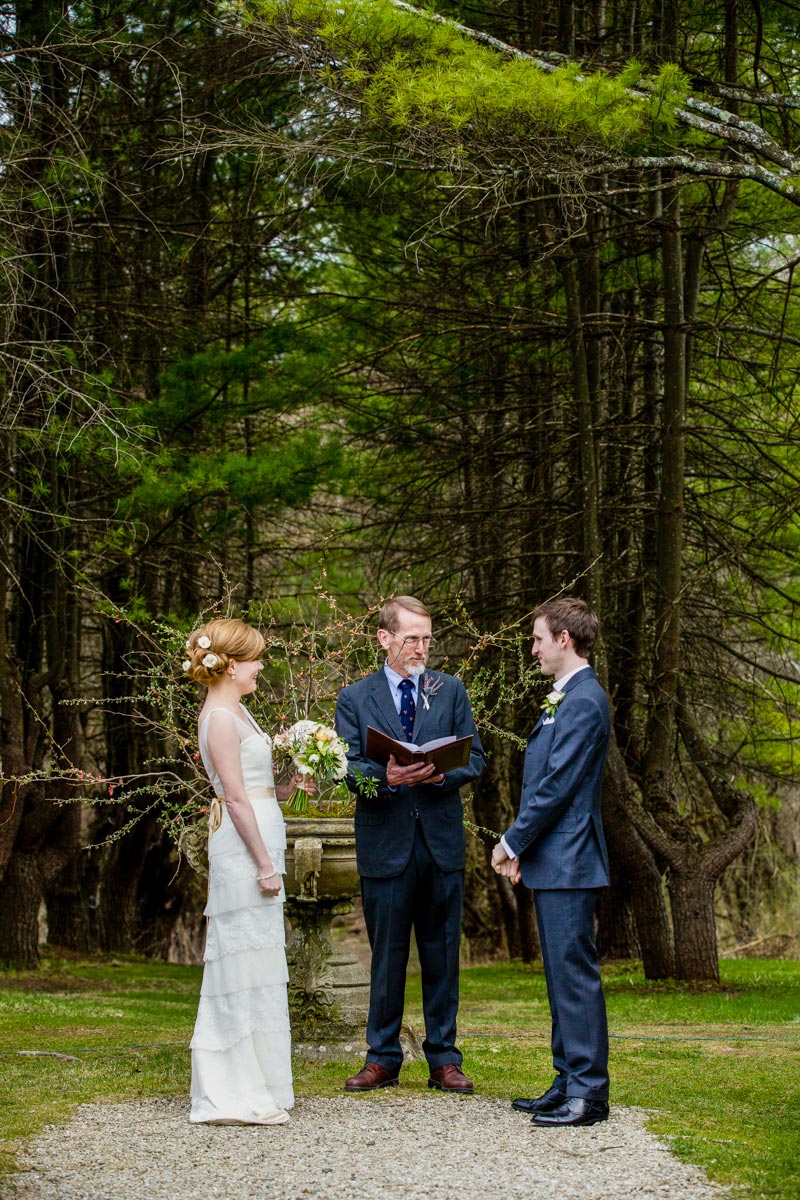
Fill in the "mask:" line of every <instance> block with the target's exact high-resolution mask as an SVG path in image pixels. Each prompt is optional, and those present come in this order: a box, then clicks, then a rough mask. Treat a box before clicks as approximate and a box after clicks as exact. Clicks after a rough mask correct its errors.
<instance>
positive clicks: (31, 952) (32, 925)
mask: <svg viewBox="0 0 800 1200" xmlns="http://www.w3.org/2000/svg"><path fill="white" fill-rule="evenodd" d="M41 901H42V875H41V871H40V870H39V865H38V863H37V861H36V857H35V855H32V854H19V853H17V854H14V855H13V856H12V858H11V861H10V862H9V864H8V867H7V868H6V872H5V875H4V876H3V880H2V882H1V883H0V911H2V913H3V919H2V921H0V964H2V965H3V966H6V967H15V968H17V969H19V970H32V969H33V968H35V967H38V966H39V906H40V904H41Z"/></svg>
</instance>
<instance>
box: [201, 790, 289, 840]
mask: <svg viewBox="0 0 800 1200" xmlns="http://www.w3.org/2000/svg"><path fill="white" fill-rule="evenodd" d="M246 795H247V798H248V800H277V798H278V794H277V792H276V791H275V788H274V787H264V788H250V789H249V790H248V791H247V792H246ZM224 803H225V797H224V796H215V797H214V799H213V800H212V801H211V807H210V809H209V810H208V832H209V833H214V832H215V830H217V829H219V827H220V825H221V824H222V806H223V804H224Z"/></svg>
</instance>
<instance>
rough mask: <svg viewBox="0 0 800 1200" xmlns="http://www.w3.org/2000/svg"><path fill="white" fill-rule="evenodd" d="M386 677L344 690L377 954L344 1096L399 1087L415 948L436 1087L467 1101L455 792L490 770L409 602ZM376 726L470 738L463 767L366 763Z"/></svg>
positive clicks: (458, 689)
mask: <svg viewBox="0 0 800 1200" xmlns="http://www.w3.org/2000/svg"><path fill="white" fill-rule="evenodd" d="M378 642H379V643H380V645H381V647H382V649H383V650H384V651H385V652H386V660H385V662H384V664H383V666H382V667H381V669H380V670H378V671H376V672H375V673H374V674H372V675H368V676H367V677H366V678H365V679H361V680H359V681H358V683H354V684H351V686H350V687H346V688H343V689H342V691H341V692H340V693H339V699H338V701H337V704H336V731H337V733H338V734H339V735H340V736H341V737H342V738H344V740H345V741H346V742H347V743H348V746H349V751H348V760H349V764H350V766H349V772H348V776H347V780H348V786H349V787H350V789H351V791H353V792H354V793H355V795H356V815H355V832H356V856H357V860H358V872H359V875H360V876H361V895H362V899H363V903H364V920H365V923H366V927H367V934H368V936H369V942H370V946H371V947H372V968H371V974H370V1007H369V1018H368V1021H367V1047H368V1051H367V1060H366V1063H365V1064H364V1066H363V1067H362V1069H361V1070H360V1071H359V1072H358V1073H357V1074H356V1075H352V1076H351V1077H350V1078H349V1079H348V1080H347V1081H346V1082H345V1090H346V1091H348V1092H367V1091H373V1090H375V1089H376V1088H382V1087H392V1086H394V1085H396V1084H397V1083H398V1077H399V1074H400V1068H401V1066H402V1064H403V1052H402V1049H401V1047H400V1026H401V1023H402V1020H403V1001H404V997H405V983H406V969H407V967H408V954H409V948H410V944H411V930H412V929H413V930H414V934H415V937H416V942H417V950H418V952H419V961H420V968H421V973H422V1004H423V1012H424V1014H425V1040H424V1041H423V1044H422V1045H423V1050H424V1052H425V1057H426V1059H427V1061H428V1068H429V1072H430V1078H429V1079H428V1087H431V1088H437V1089H439V1090H441V1091H445V1092H460V1093H462V1094H466V1095H469V1094H471V1093H472V1091H473V1085H472V1081H471V1080H470V1079H468V1078H467V1076H466V1075H465V1074H464V1072H463V1070H462V1055H461V1051H460V1050H458V1048H457V1046H456V1016H457V1012H458V959H459V948H460V944H461V908H462V904H463V898H464V861H465V846H464V826H463V821H462V817H463V810H462V804H461V796H460V794H459V788H461V787H463V786H464V785H465V784H467V783H469V782H470V780H472V779H476V778H477V776H478V775H480V773H481V771H482V770H483V768H484V765H485V762H486V759H485V756H484V753H483V747H482V746H481V742H480V738H479V736H478V732H477V730H476V728H475V722H474V721H473V719H472V711H471V709H470V704H469V699H468V697H467V693H466V690H465V688H464V685H463V684H462V682H461V680H460V679H456V678H455V677H454V676H452V675H445V674H444V673H442V672H440V671H428V670H427V669H426V667H427V661H428V655H429V654H430V652H431V648H432V646H433V645H434V638H433V636H432V634H431V615H430V613H429V612H428V610H427V608H426V607H425V606H424V604H422V603H421V602H420V601H419V600H416V599H415V598H414V597H413V596H396V597H395V598H394V599H393V600H390V601H389V602H388V603H387V604H385V605H384V606H383V608H382V609H381V612H380V616H379V624H378ZM370 726H372V727H373V728H374V729H378V730H379V731H380V732H382V733H385V734H388V736H389V737H392V738H395V739H396V740H398V741H404V742H414V743H417V744H420V743H422V742H423V741H426V742H428V741H433V740H434V739H436V738H443V737H465V736H471V737H472V751H471V754H470V756H469V762H468V763H467V765H466V766H463V767H458V768H456V769H454V770H452V771H448V772H447V773H446V774H437V768H436V766H435V765H434V764H433V763H414V764H412V765H411V766H405V767H404V766H400V765H399V764H398V762H397V761H396V759H395V758H394V756H391V757H390V758H389V761H388V764H387V765H386V766H381V765H380V764H379V763H377V762H375V761H373V760H371V759H368V758H367V757H366V744H367V730H368V728H369V727H370Z"/></svg>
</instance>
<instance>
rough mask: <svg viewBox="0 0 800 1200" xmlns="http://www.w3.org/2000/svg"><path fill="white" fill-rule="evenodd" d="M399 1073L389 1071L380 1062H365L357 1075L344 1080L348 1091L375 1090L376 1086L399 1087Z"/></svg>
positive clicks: (345, 1088)
mask: <svg viewBox="0 0 800 1200" xmlns="http://www.w3.org/2000/svg"><path fill="white" fill-rule="evenodd" d="M397 1083H398V1079H397V1075H393V1074H392V1072H391V1071H387V1070H386V1067H382V1066H381V1065H380V1063H374V1062H368V1063H365V1064H364V1066H363V1067H362V1068H361V1070H360V1071H359V1072H358V1074H357V1075H351V1076H350V1078H349V1079H345V1081H344V1090H345V1091H346V1092H374V1091H375V1089H376V1088H382V1087H397Z"/></svg>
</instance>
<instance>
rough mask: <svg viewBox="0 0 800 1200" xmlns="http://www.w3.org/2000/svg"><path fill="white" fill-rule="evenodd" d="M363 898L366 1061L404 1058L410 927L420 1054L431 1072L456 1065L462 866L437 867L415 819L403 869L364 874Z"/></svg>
mask: <svg viewBox="0 0 800 1200" xmlns="http://www.w3.org/2000/svg"><path fill="white" fill-rule="evenodd" d="M361 896H362V899H363V902H364V921H365V924H366V927H367V933H368V935H369V944H370V946H371V947H372V967H371V971H370V993H369V1018H368V1020H367V1045H368V1047H369V1050H368V1053H367V1062H376V1063H379V1064H380V1065H381V1066H382V1067H385V1068H386V1069H387V1070H389V1071H397V1070H399V1069H400V1067H401V1066H402V1064H403V1051H402V1049H401V1047H400V1026H401V1024H402V1020H403V1003H404V1000H405V986H406V969H407V967H408V954H409V949H410V946H411V930H412V928H413V930H414V933H415V935H416V940H417V950H418V952H419V962H420V968H421V973H422V1006H423V1012H424V1014H425V1041H424V1042H423V1043H422V1048H423V1050H424V1051H425V1057H426V1058H427V1060H428V1065H429V1067H430V1069H431V1071H435V1070H436V1069H437V1068H438V1067H443V1066H444V1065H445V1064H446V1063H456V1064H457V1065H458V1066H460V1065H461V1058H462V1056H461V1052H460V1051H459V1050H457V1049H456V1046H455V1038H456V1015H457V1012H458V961H459V950H460V944H461V909H462V905H463V901H464V872H463V871H442V870H441V869H440V868H439V867H438V866H437V865H436V863H435V862H434V860H433V858H432V857H431V853H430V851H429V849H428V846H427V843H426V841H425V835H424V834H423V832H422V827H421V824H420V822H419V820H417V822H416V828H415V833H414V845H413V849H412V851H411V856H410V858H409V860H408V863H407V864H406V866H405V868H404V870H403V871H402V872H401V873H400V874H399V875H394V876H392V877H391V878H389V879H375V878H362V880H361Z"/></svg>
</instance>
